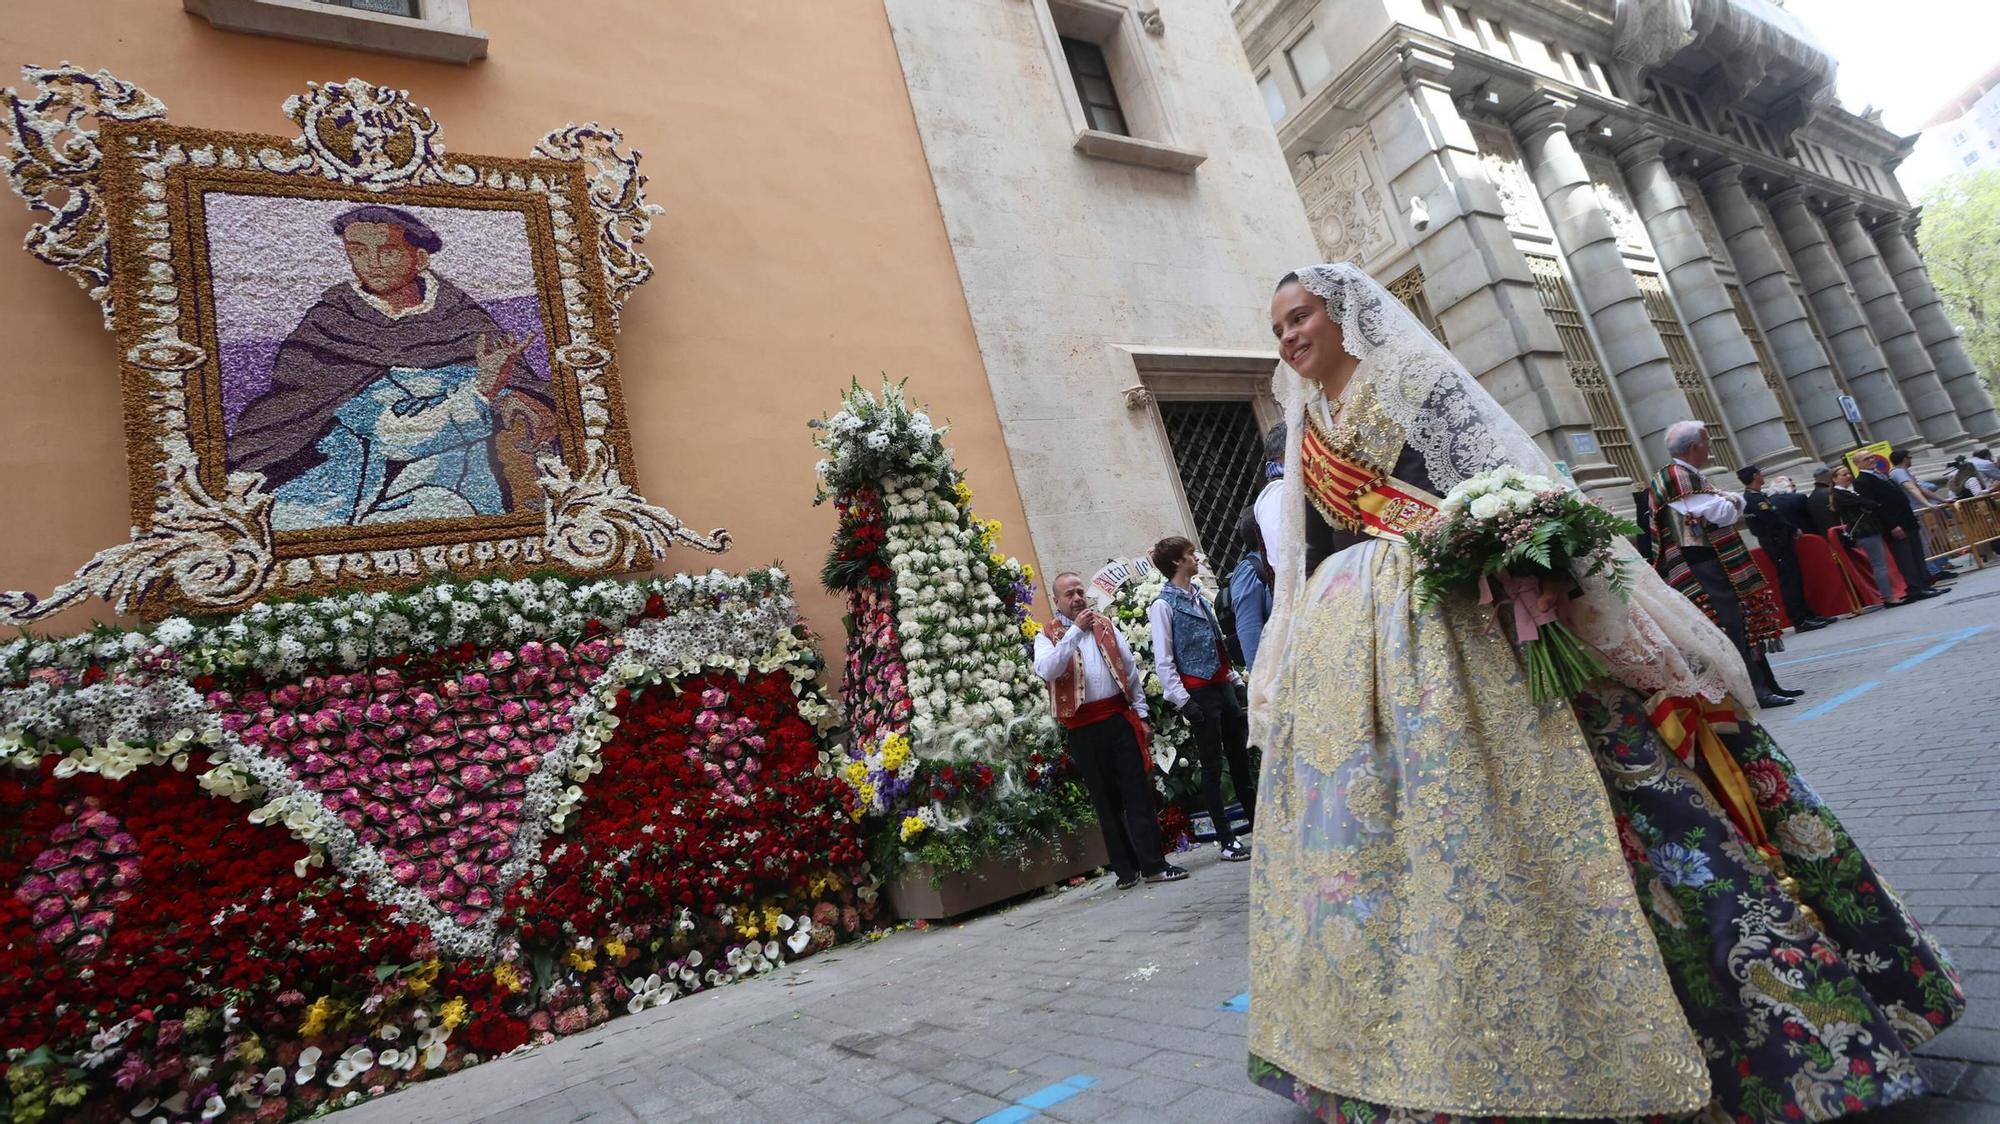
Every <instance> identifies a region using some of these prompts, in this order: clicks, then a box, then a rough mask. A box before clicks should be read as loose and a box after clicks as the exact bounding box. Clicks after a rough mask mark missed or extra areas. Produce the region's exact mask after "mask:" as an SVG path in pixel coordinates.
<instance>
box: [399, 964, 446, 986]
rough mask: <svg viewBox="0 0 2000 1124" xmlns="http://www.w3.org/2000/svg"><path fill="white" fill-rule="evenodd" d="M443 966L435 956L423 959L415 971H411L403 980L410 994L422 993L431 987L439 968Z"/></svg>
mask: <svg viewBox="0 0 2000 1124" xmlns="http://www.w3.org/2000/svg"><path fill="white" fill-rule="evenodd" d="M443 967H444V965H443V964H442V963H440V962H439V961H438V959H437V958H436V957H432V958H431V959H429V960H426V961H424V962H423V964H422V965H420V966H419V967H418V968H417V970H416V971H414V972H411V973H410V976H409V978H408V979H407V980H405V981H403V982H404V983H405V984H406V985H408V987H409V989H410V994H411V995H422V994H424V993H425V992H427V991H429V990H430V989H431V984H432V983H434V982H436V980H437V977H438V971H439V969H441V968H443Z"/></svg>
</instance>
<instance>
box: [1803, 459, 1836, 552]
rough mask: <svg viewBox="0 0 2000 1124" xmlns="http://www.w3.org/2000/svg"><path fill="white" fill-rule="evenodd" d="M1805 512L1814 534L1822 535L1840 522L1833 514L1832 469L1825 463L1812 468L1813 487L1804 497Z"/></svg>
mask: <svg viewBox="0 0 2000 1124" xmlns="http://www.w3.org/2000/svg"><path fill="white" fill-rule="evenodd" d="M1806 514H1807V516H1808V517H1809V518H1811V520H1812V530H1813V534H1816V535H1824V534H1826V533H1827V532H1828V531H1831V530H1833V529H1834V527H1836V526H1838V525H1839V524H1840V520H1839V518H1838V517H1836V516H1835V515H1834V514H1833V469H1831V468H1828V467H1827V466H1826V465H1820V466H1819V467H1818V468H1815V469H1813V489H1812V494H1811V495H1809V496H1807V497H1806Z"/></svg>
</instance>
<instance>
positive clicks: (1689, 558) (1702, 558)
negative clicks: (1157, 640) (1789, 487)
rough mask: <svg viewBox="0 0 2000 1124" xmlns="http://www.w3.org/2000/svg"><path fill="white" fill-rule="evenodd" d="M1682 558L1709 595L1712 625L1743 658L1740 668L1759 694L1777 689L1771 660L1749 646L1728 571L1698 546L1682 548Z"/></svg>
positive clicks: (1746, 630) (1716, 559) (1739, 603)
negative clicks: (1713, 624)
mask: <svg viewBox="0 0 2000 1124" xmlns="http://www.w3.org/2000/svg"><path fill="white" fill-rule="evenodd" d="M1681 558H1682V559H1684V560H1685V561H1686V562H1687V566H1688V569H1689V570H1691V571H1693V572H1694V576H1695V580H1696V581H1698V582H1700V583H1701V591H1702V592H1703V593H1705V594H1707V595H1708V605H1709V608H1710V610H1712V611H1713V613H1714V615H1715V623H1716V624H1717V625H1718V626H1719V627H1721V629H1722V631H1723V632H1725V633H1727V634H1728V636H1729V639H1730V641H1731V642H1733V643H1734V644H1735V645H1736V651H1737V653H1738V654H1739V655H1741V656H1742V657H1743V666H1744V667H1746V668H1748V669H1749V670H1750V682H1751V684H1752V685H1753V686H1755V687H1756V688H1757V690H1759V691H1773V690H1776V689H1777V687H1778V680H1777V677H1776V676H1774V675H1772V674H1771V664H1770V661H1768V660H1766V659H1765V658H1764V653H1763V651H1762V650H1761V649H1759V648H1757V647H1756V646H1755V645H1753V644H1751V643H1750V629H1749V626H1748V625H1747V624H1746V623H1745V622H1744V617H1743V602H1742V601H1741V600H1740V599H1739V598H1738V597H1737V596H1736V587H1735V586H1734V585H1731V584H1730V582H1729V571H1727V570H1725V569H1723V568H1722V561H1721V559H1718V558H1717V557H1716V556H1715V552H1714V551H1713V550H1709V549H1708V548H1706V547H1699V546H1684V547H1682V548H1681Z"/></svg>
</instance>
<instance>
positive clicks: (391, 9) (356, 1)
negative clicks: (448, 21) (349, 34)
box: [316, 0, 423, 19]
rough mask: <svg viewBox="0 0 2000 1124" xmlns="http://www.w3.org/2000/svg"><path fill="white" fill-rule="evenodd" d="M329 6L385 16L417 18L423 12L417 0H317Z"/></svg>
mask: <svg viewBox="0 0 2000 1124" xmlns="http://www.w3.org/2000/svg"><path fill="white" fill-rule="evenodd" d="M316 2H317V3H321V4H325V5H326V6H327V7H329V8H353V9H355V10H356V11H362V12H374V13H376V14H378V15H384V16H404V17H407V18H409V19H417V18H418V17H419V16H421V15H422V14H423V13H421V12H419V11H417V0H316Z"/></svg>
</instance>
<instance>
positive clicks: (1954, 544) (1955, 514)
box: [1917, 494, 2000, 569]
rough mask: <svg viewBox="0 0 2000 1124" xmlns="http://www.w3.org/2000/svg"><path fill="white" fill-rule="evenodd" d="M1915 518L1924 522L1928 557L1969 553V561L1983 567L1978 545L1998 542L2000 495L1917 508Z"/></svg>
mask: <svg viewBox="0 0 2000 1124" xmlns="http://www.w3.org/2000/svg"><path fill="white" fill-rule="evenodd" d="M1917 519H1918V520H1919V521H1920V522H1921V523H1922V524H1923V528H1924V543H1925V557H1926V558H1927V559H1928V560H1935V559H1939V558H1948V557H1950V556H1951V555H1954V554H1963V553H1968V552H1969V553H1970V554H1971V555H1972V564H1973V565H1974V566H1977V567H1980V568H1982V569H1983V568H1985V566H1986V561H1985V559H1984V558H1983V557H1982V549H1981V548H1987V547H1994V544H1996V543H2000V494H1988V495H1984V496H1974V497H1972V498H1971V499H1969V500H1955V501H1953V502H1951V503H1949V504H1945V505H1943V506H1940V507H1925V508H1919V509H1918V510H1917ZM1995 549H2000V548H1995Z"/></svg>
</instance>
